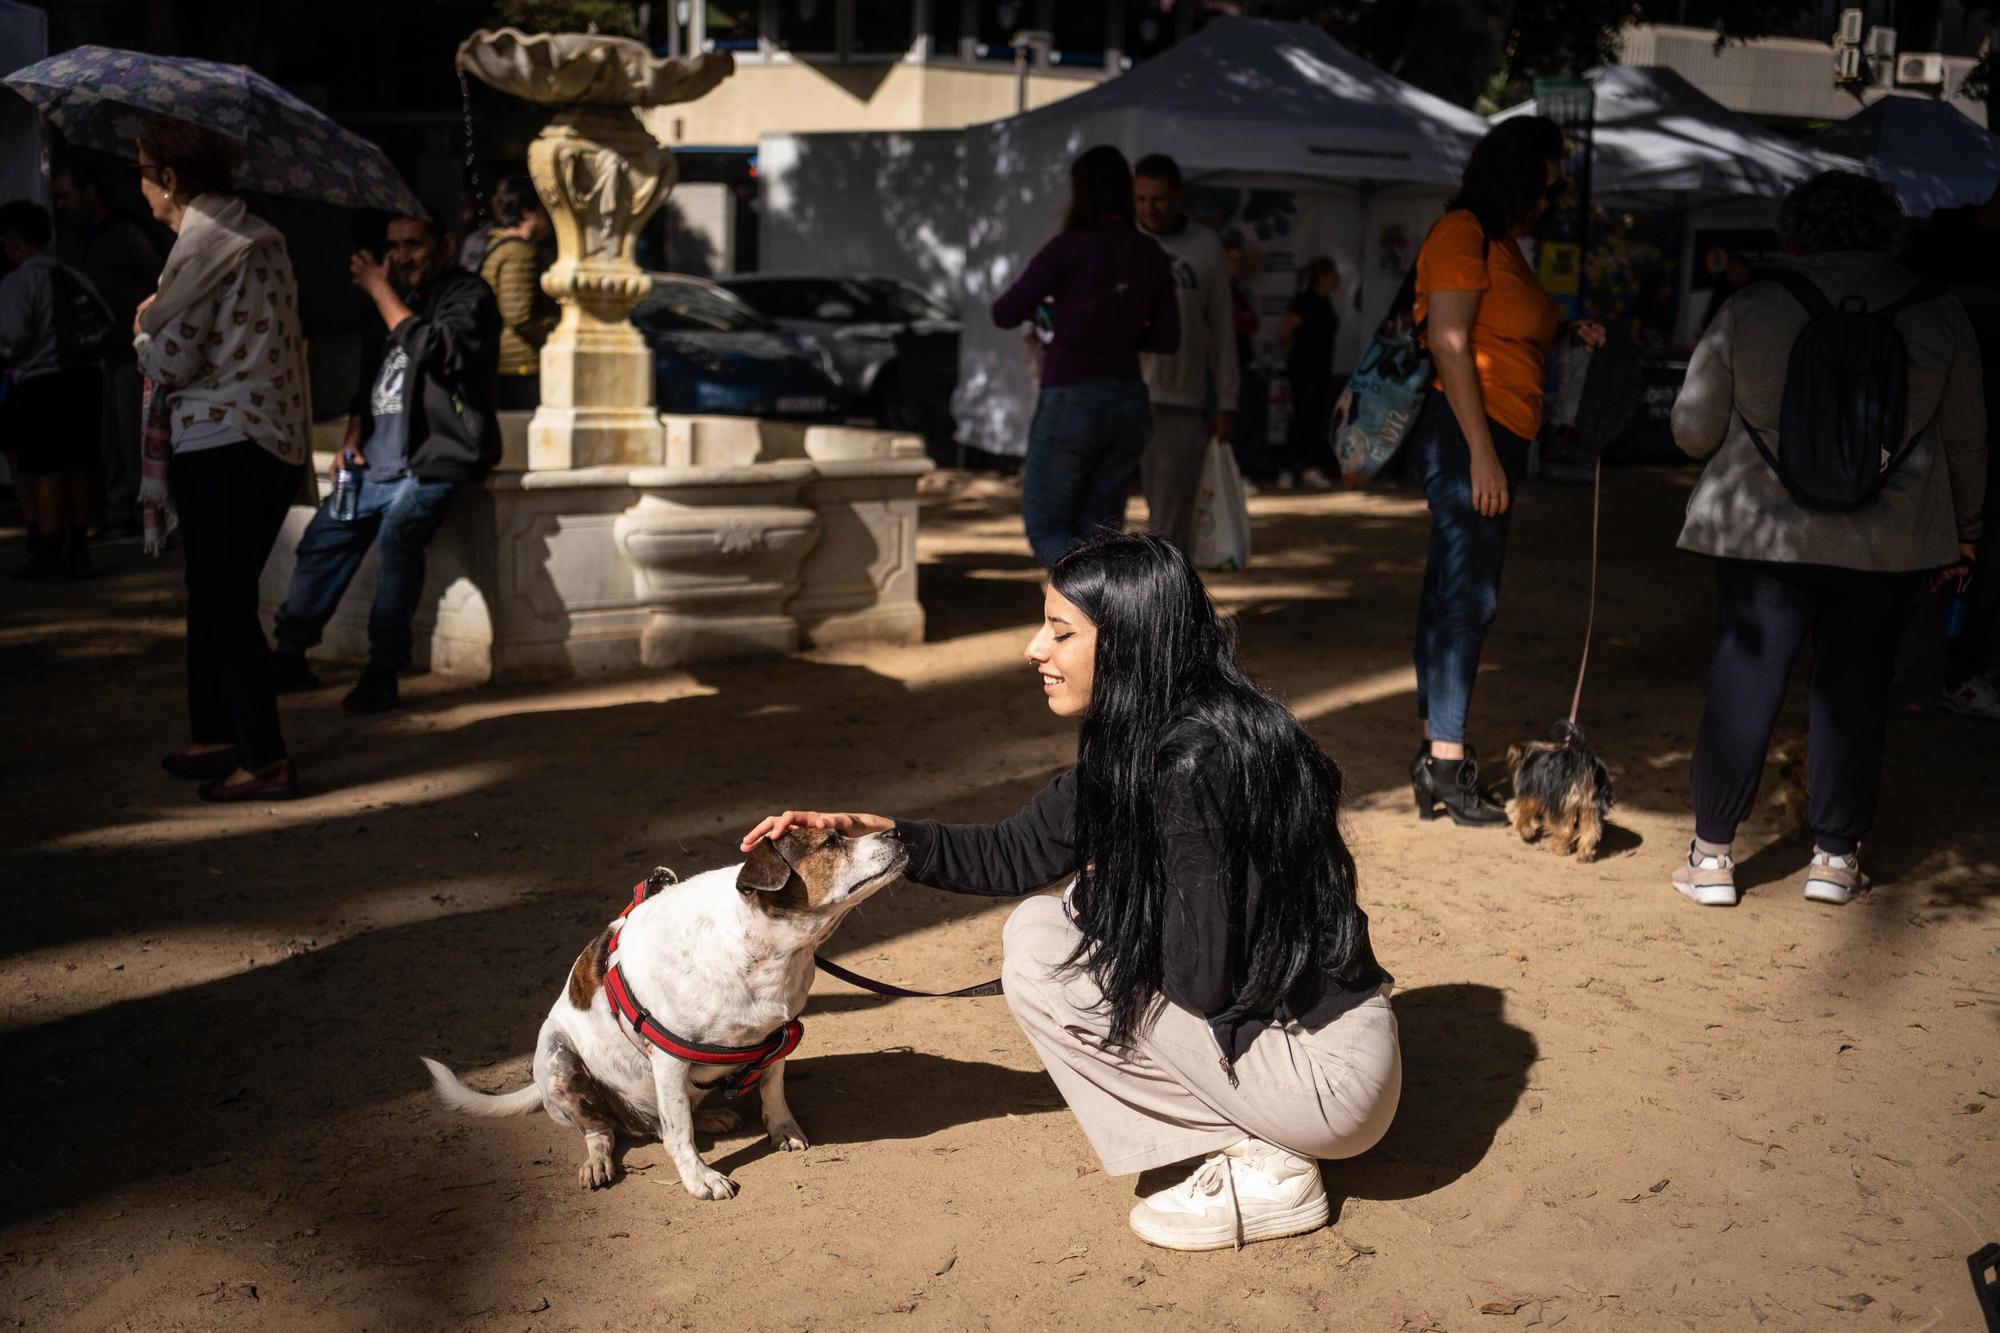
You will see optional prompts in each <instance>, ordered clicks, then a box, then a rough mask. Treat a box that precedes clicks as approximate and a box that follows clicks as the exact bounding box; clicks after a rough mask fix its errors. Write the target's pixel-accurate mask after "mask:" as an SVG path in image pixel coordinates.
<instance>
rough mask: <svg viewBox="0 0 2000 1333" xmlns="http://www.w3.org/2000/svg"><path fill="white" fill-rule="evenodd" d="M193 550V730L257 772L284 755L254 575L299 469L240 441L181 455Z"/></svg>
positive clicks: (187, 542) (172, 484) (180, 505)
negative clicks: (229, 749) (235, 753)
mask: <svg viewBox="0 0 2000 1333" xmlns="http://www.w3.org/2000/svg"><path fill="white" fill-rule="evenodd" d="M167 483H168V486H169V488H170V489H171V490H172V492H173V497H174V508H175V510H176V511H177V512H178V514H179V516H180V529H181V546H182V549H183V550H184V551H185V553H186V556H187V591H188V611H187V658H188V732H189V735H190V736H191V737H192V739H193V740H194V743H195V744H197V745H234V746H236V747H237V748H238V749H239V750H240V751H242V759H241V762H242V765H243V767H245V768H247V769H250V770H251V771H253V772H254V771H256V770H257V769H261V768H267V767H269V766H270V765H272V764H275V763H277V762H278V761H279V760H280V759H283V758H284V757H285V753H286V752H285V738H284V736H283V735H282V734H281V733H280V732H279V730H278V696H277V692H276V690H275V689H273V687H272V683H271V646H270V644H269V643H267V642H266V641H265V639H264V626H263V624H262V622H261V621H259V620H258V618H257V579H258V576H259V575H260V574H262V573H263V571H264V562H265V561H266V560H267V559H269V558H270V555H271V543H273V542H274V541H276V540H277V539H278V530H279V529H280V528H281V527H283V526H284V522H285V511H286V509H288V508H289V507H290V506H291V501H292V496H293V494H294V493H295V492H296V491H297V490H298V485H299V469H298V467H297V466H296V465H294V464H290V463H283V462H280V461H279V460H278V459H277V458H275V457H274V456H272V455H271V454H270V453H269V452H267V451H266V450H265V449H263V448H261V447H260V446H258V445H255V444H252V443H250V442H249V441H248V440H239V441H237V442H236V443H234V444H225V445H222V446H220V447H218V448H214V449H201V450H197V451H196V452H194V453H190V454H175V455H174V459H173V463H172V466H171V468H170V470H169V471H168V473H167Z"/></svg>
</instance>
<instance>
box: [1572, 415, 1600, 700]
mask: <svg viewBox="0 0 2000 1333" xmlns="http://www.w3.org/2000/svg"><path fill="white" fill-rule="evenodd" d="M1603 507H1604V455H1603V454H1602V453H1599V454H1598V455H1597V463H1596V465H1595V467H1593V468H1592V470H1591V476H1590V614H1589V616H1588V617H1587V618H1586V619H1585V620H1584V623H1583V660H1582V661H1581V662H1578V663H1577V664H1576V692H1575V693H1574V694H1572V695H1570V697H1569V724H1570V725H1571V726H1572V727H1574V726H1575V725H1576V710H1577V708H1578V707H1579V706H1580V705H1581V704H1582V703H1583V673H1584V672H1586V671H1588V670H1589V669H1590V636H1591V634H1592V632H1593V631H1594V630H1595V629H1596V628H1597V516H1598V513H1599V512H1600V511H1601V510H1602V509H1603Z"/></svg>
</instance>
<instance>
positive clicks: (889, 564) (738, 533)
mask: <svg viewBox="0 0 2000 1333" xmlns="http://www.w3.org/2000/svg"><path fill="white" fill-rule="evenodd" d="M458 66H459V68H460V69H461V70H462V71H464V72H465V73H467V74H470V75H472V76H474V77H476V78H478V79H480V80H482V81H483V82H485V83H487V84H490V85H491V86H493V87H494V88H497V89H499V90H500V91H502V92H506V93H510V94H512V95H514V96H517V97H521V98H523V99H525V100H527V101H530V102H534V103H538V104H541V105H546V106H550V107H553V108H556V109H555V111H554V112H553V114H552V115H551V117H550V119H549V123H548V124H547V126H546V127H545V128H544V129H543V130H542V132H541V134H540V136H539V137H538V138H537V139H536V140H535V141H534V143H533V145H532V146H531V147H530V148H529V150H528V165H529V171H530V173H531V174H532V176H533V178H534V182H535V189H536V192H537V193H538V194H540V196H541V198H542V200H543V202H544V203H545V204H546V205H547V207H548V210H549V216H550V218H551V220H552V221H553V222H554V224H555V233H556V242H557V258H556V261H555V263H554V264H553V265H552V266H551V267H550V268H549V270H548V272H547V273H546V274H544V275H543V277H542V285H543V288H544V289H545V290H546V291H547V292H548V293H549V295H550V296H552V297H554V298H555V299H556V300H557V301H558V302H559V303H560V304H561V306H562V319H561V321H560V323H558V325H557V326H556V329H555V331H554V332H553V333H552V334H551V335H550V337H549V340H548V342H547V344H546V345H545V346H544V347H543V349H542V366H541V369H542V376H541V385H542V403H541V406H540V407H539V408H538V409H537V410H536V411H535V413H534V414H533V415H532V417H528V416H527V414H502V416H503V422H502V424H503V428H504V433H505V434H506V436H507V439H508V449H507V453H506V456H505V458H504V459H503V462H502V465H501V468H500V470H498V471H496V472H495V473H494V474H493V476H491V477H490V478H488V480H487V483H486V487H485V495H484V496H483V497H481V501H482V502H481V503H473V502H471V500H470V497H462V498H461V500H460V501H459V502H458V503H457V504H456V505H455V506H454V509H453V511H452V515H451V517H450V519H449V520H448V522H447V524H446V527H445V529H444V530H443V531H442V532H441V533H440V534H439V537H438V539H437V540H436V542H435V543H434V544H433V546H432V551H431V559H430V562H429V569H428V578H427V586H426V596H425V599H424V603H423V605H424V607H425V610H424V611H423V612H422V613H420V615H419V620H418V625H417V648H416V656H417V658H418V665H419V666H424V665H428V666H429V667H430V668H431V669H432V670H435V671H441V672H446V673H450V674H454V675H466V676H471V677H474V678H478V679H502V680H507V679H532V678H546V677H551V676H562V675H570V674H575V673H579V672H588V671H597V670H617V669H626V668H631V667H635V666H672V665H676V664H679V663H686V662H694V661H699V660H703V659H706V658H715V657H727V656H738V655H743V654H754V653H784V652H791V651H794V650H796V649H797V648H799V647H800V646H802V645H824V644H831V643H838V642H843V641H851V640H859V639H874V640H885V639H886V640H892V641H900V642H912V641H916V640H920V639H921V638H922V637H923V624H924V618H923V609H922V607H921V606H920V605H919V604H918V602H917V596H916V527H917V502H916V486H917V480H918V478H919V477H921V476H922V475H923V474H924V473H926V472H929V471H930V470H931V469H932V464H931V462H930V461H929V459H927V458H926V457H925V456H924V453H923V447H922V442H921V441H920V440H918V439H916V438H915V437H909V436H894V435H890V434H888V433H887V432H883V431H875V430H865V429H857V428H851V427H845V426H832V425H824V426H805V425H797V424H785V423H777V422H769V421H758V420H754V419H750V418H740V417H739V418H728V417H662V416H661V415H660V414H659V413H658V411H657V410H656V409H655V406H654V403H655V398H654V394H653V373H654V371H653V358H652V354H651V352H650V351H649V350H648V348H647V347H646V344H645V342H644V340H643V339H642V338H641V337H640V336H639V333H638V331H637V330H635V329H634V328H633V327H632V324H631V322H630V314H631V310H632V307H633V305H634V304H635V303H637V301H638V300H639V299H640V298H641V297H642V296H644V295H645V294H646V292H647V290H648V288H649V286H650V282H649V279H648V278H647V276H646V274H645V273H644V272H643V271H642V270H641V269H640V268H639V267H638V266H637V265H636V264H635V263H634V262H633V246H634V241H635V239H636V237H637V235H638V233H639V232H640V231H641V229H643V227H644V226H645V224H646V221H647V220H648V219H649V218H650V217H652V215H653V214H654V213H655V212H656V211H657V210H658V209H659V207H660V206H661V205H662V204H663V203H665V202H666V199H667V195H668V194H669V192H670V191H671V190H672V188H673V182H674V162H673V155H672V153H671V152H670V151H669V150H668V149H667V148H665V147H664V146H662V145H661V144H660V143H659V142H658V141H657V140H656V139H655V138H654V137H653V136H652V135H651V134H650V133H648V131H647V129H646V127H645V124H644V122H643V121H642V119H641V116H642V114H643V113H645V112H648V111H650V110H652V109H655V108H658V107H662V106H667V105H671V104H673V103H675V102H685V101H690V100H693V99H695V98H698V97H701V96H702V95H704V94H706V93H707V92H708V91H710V90H711V89H713V88H714V87H715V86H716V85H717V84H718V83H720V82H721V81H722V80H723V79H725V78H727V77H728V76H729V75H730V73H731V72H732V71H733V68H734V66H733V62H732V60H731V58H730V57H729V56H728V55H726V54H723V55H703V56H699V57H697V58H695V59H693V60H678V59H659V58H657V57H655V56H653V55H652V53H651V52H650V51H648V50H647V49H646V48H645V47H644V46H643V45H641V44H640V43H638V42H635V41H631V40H629V39H626V38H617V37H603V36H598V35H595V34H591V35H584V34H574V33H561V34H538V35H524V34H522V33H520V32H517V31H515V30H513V29H511V28H503V29H500V30H498V31H485V30H482V31H480V32H476V33H474V34H473V35H472V36H471V37H469V38H467V39H466V41H465V42H464V44H463V45H461V46H460V47H459V50H458ZM510 415H511V416H513V418H514V419H512V420H508V417H509V416H510ZM320 471H321V472H322V473H324V472H325V468H324V467H323V466H322V467H321V469H320ZM309 516H310V511H309V510H306V509H303V508H300V509H295V510H294V511H293V512H292V515H291V519H290V521H289V522H288V524H287V526H286V534H285V536H284V537H283V538H281V539H280V541H279V544H278V548H277V550H276V551H274V552H273V556H272V560H271V563H270V565H269V566H268V567H267V568H266V570H265V574H264V584H263V597H264V601H265V604H266V607H267V609H274V608H275V607H276V605H277V604H278V602H280V601H281V600H282V599H283V597H284V593H285V588H286V585H287V583H288V582H289V579H290V575H291V567H292V559H291V550H292V547H293V545H294V544H295V543H296V541H297V539H298V536H299V535H300V533H301V532H302V531H303V529H304V526H305V522H306V519H307V518H308V517H309ZM373 565H374V557H373V556H372V555H371V556H370V557H369V561H368V563H367V564H365V565H364V566H363V568H362V572H361V574H360V575H359V576H358V577H357V579H356V581H355V585H354V587H353V588H352V589H351V590H350V591H349V593H348V595H347V597H346V599H345V601H344V602H343V604H342V608H341V612H340V614H339V615H338V616H337V617H336V618H335V620H334V622H333V623H332V624H331V625H329V627H328V632H327V638H326V641H325V643H324V644H322V646H321V649H320V650H319V653H318V654H317V655H319V656H323V657H328V658H333V659H336V660H353V661H361V660H365V658H366V648H367V639H366V621H367V612H368V600H369V598H370V597H372V595H373V580H374V568H373Z"/></svg>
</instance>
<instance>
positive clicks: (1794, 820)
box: [1771, 736, 1812, 838]
mask: <svg viewBox="0 0 2000 1333" xmlns="http://www.w3.org/2000/svg"><path fill="white" fill-rule="evenodd" d="M1771 758H1772V759H1774V760H1776V761H1777V765H1778V780H1777V781H1776V782H1775V783H1773V784H1772V785H1771V808H1772V809H1773V810H1775V811H1776V812H1777V815H1778V828H1779V836H1781V837H1785V838H1796V837H1798V836H1800V835H1801V834H1803V833H1804V832H1805V831H1806V807H1807V806H1809V805H1810V804H1811V803H1812V784H1811V781H1810V779H1809V777H1808V772H1809V770H1808V768H1807V763H1806V738H1805V737H1804V736H1794V737H1792V738H1790V739H1789V740H1787V741H1785V742H1784V743H1783V744H1781V745H1780V746H1778V748H1777V749H1776V750H1774V751H1772V752H1771Z"/></svg>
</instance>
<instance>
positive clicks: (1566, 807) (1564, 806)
mask: <svg viewBox="0 0 2000 1333" xmlns="http://www.w3.org/2000/svg"><path fill="white" fill-rule="evenodd" d="M1507 767H1508V768H1509V769H1510V770H1511V771H1512V773H1513V795H1512V796H1511V797H1510V798H1509V799H1508V801H1507V818H1508V819H1509V820H1511V821H1512V822H1513V825H1514V831H1515V832H1516V833H1518V834H1520V835H1521V840H1522V841H1523V842H1538V841H1540V840H1541V839H1542V838H1543V837H1544V836H1545V835H1546V836H1547V837H1548V839H1549V841H1548V843H1547V844H1546V845H1547V846H1548V847H1549V849H1550V850H1551V851H1553V852H1555V853H1556V854H1557V855H1559V856H1575V857H1577V858H1579V859H1580V860H1584V861H1590V860H1594V859H1595V858H1596V856H1597V848H1598V845H1599V844H1600V843H1602V842H1603V841H1604V817H1605V816H1606V815H1608V814H1610V813H1611V773H1610V770H1608V769H1607V768H1605V767H1604V761H1603V760H1601V759H1599V758H1598V757H1597V754H1596V752H1595V751H1593V750H1592V749H1591V748H1590V747H1589V746H1588V745H1586V744H1585V743H1584V739H1583V731H1582V729H1581V728H1579V727H1578V726H1577V725H1576V724H1575V723H1574V722H1558V723H1556V725H1555V729H1554V731H1552V732H1551V733H1550V736H1549V739H1548V740H1545V741H1529V742H1528V743H1527V744H1526V745H1510V746H1508V747H1507Z"/></svg>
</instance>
